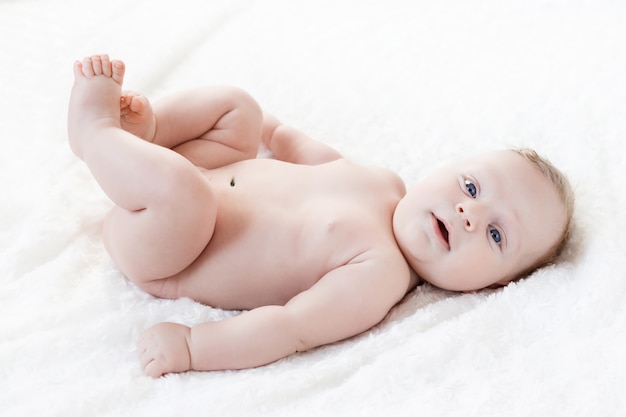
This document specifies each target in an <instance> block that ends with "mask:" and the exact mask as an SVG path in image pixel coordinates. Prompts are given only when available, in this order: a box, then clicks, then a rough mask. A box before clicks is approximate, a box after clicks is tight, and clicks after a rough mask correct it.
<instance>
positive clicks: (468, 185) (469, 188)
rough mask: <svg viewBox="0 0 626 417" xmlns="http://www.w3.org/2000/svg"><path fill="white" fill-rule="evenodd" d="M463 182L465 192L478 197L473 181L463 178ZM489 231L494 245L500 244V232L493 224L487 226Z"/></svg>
mask: <svg viewBox="0 0 626 417" xmlns="http://www.w3.org/2000/svg"><path fill="white" fill-rule="evenodd" d="M463 184H464V185H465V191H466V192H467V194H468V195H469V196H470V197H472V198H476V197H478V190H479V188H478V187H477V186H476V184H475V183H474V181H472V180H469V179H465V180H464V181H463ZM487 230H488V231H489V237H490V238H491V239H492V240H493V241H494V242H495V244H496V245H498V246H499V245H501V244H502V233H500V231H499V230H498V229H497V228H495V227H493V226H491V225H490V226H489V227H488V229H487Z"/></svg>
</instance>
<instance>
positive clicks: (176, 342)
mask: <svg viewBox="0 0 626 417" xmlns="http://www.w3.org/2000/svg"><path fill="white" fill-rule="evenodd" d="M190 335H191V329H190V328H189V327H187V326H183V325H182V324H176V323H159V324H157V325H154V326H152V327H151V328H149V329H148V330H146V331H145V332H143V333H142V334H141V336H139V340H138V341H137V353H138V354H139V361H140V362H141V367H142V368H143V371H144V373H145V374H146V375H148V376H151V377H152V378H158V377H160V376H162V375H165V374H167V373H170V372H185V371H188V370H189V369H190V368H191V357H190V355H189V344H188V341H189V337H190Z"/></svg>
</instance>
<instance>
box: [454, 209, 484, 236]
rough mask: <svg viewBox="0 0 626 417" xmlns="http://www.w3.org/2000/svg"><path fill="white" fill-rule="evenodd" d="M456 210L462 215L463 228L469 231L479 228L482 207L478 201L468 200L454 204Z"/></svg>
mask: <svg viewBox="0 0 626 417" xmlns="http://www.w3.org/2000/svg"><path fill="white" fill-rule="evenodd" d="M454 210H455V211H456V213H457V214H458V215H459V217H461V220H462V222H463V228H464V229H465V230H467V231H468V232H473V231H474V230H476V229H477V228H478V223H479V221H480V212H481V209H480V207H479V205H478V204H477V203H474V202H466V203H459V204H457V205H456V206H454Z"/></svg>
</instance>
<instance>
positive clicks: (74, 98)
mask: <svg viewBox="0 0 626 417" xmlns="http://www.w3.org/2000/svg"><path fill="white" fill-rule="evenodd" d="M124 72H125V68H124V63H123V62H122V61H117V60H115V61H110V60H109V57H108V55H94V56H91V57H87V58H85V59H84V60H83V61H82V62H79V61H76V62H75V63H74V86H73V87H72V94H71V96H70V106H69V113H68V135H69V140H70V146H71V148H72V150H73V151H74V153H75V154H76V155H78V156H79V157H82V147H83V145H84V143H83V142H84V141H86V140H88V138H89V137H90V136H92V135H91V133H92V132H93V131H94V130H96V129H98V128H104V127H117V128H119V127H120V108H119V101H120V95H121V90H122V82H123V80H124Z"/></svg>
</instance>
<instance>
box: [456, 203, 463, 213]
mask: <svg viewBox="0 0 626 417" xmlns="http://www.w3.org/2000/svg"><path fill="white" fill-rule="evenodd" d="M456 211H458V212H459V213H464V212H465V211H464V210H463V206H461V205H460V204H457V206H456Z"/></svg>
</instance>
